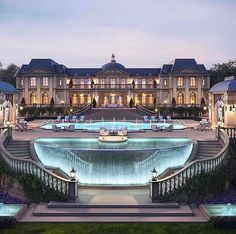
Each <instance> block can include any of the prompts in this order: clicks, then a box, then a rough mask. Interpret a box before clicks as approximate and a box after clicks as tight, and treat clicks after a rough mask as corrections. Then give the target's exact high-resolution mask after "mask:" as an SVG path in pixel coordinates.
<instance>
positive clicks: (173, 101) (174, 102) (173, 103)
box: [172, 97, 176, 106]
mask: <svg viewBox="0 0 236 234" xmlns="http://www.w3.org/2000/svg"><path fill="white" fill-rule="evenodd" d="M172 106H176V101H175V98H174V97H173V98H172Z"/></svg>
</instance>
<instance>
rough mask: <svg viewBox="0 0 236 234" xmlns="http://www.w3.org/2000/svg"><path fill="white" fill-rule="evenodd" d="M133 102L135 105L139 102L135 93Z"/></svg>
mask: <svg viewBox="0 0 236 234" xmlns="http://www.w3.org/2000/svg"><path fill="white" fill-rule="evenodd" d="M134 103H135V105H137V104H139V97H138V95H137V94H135V96H134Z"/></svg>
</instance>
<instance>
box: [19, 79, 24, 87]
mask: <svg viewBox="0 0 236 234" xmlns="http://www.w3.org/2000/svg"><path fill="white" fill-rule="evenodd" d="M20 86H24V79H23V78H21V80H20Z"/></svg>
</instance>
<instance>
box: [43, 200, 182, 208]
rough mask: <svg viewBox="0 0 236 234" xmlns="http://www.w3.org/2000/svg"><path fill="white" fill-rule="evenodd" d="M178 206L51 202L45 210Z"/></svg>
mask: <svg viewBox="0 0 236 234" xmlns="http://www.w3.org/2000/svg"><path fill="white" fill-rule="evenodd" d="M179 207H180V205H179V204H178V203H177V202H160V203H149V204H128V203H127V204H125V203H117V204H115V203H114V204H107V203H105V204H101V203H97V204H80V203H73V202H72V203H68V202H54V201H51V202H49V203H48V204H47V208H70V209H76V208H149V209H154V208H155V209H156V208H179Z"/></svg>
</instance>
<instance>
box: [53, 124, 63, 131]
mask: <svg viewBox="0 0 236 234" xmlns="http://www.w3.org/2000/svg"><path fill="white" fill-rule="evenodd" d="M52 130H53V131H55V132H59V131H61V127H59V126H57V125H56V124H53V125H52Z"/></svg>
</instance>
